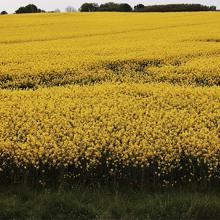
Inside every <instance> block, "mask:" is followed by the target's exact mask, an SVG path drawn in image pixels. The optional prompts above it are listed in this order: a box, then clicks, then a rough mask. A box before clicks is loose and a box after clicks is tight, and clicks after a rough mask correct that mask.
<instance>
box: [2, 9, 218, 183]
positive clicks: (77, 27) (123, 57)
mask: <svg viewBox="0 0 220 220" xmlns="http://www.w3.org/2000/svg"><path fill="white" fill-rule="evenodd" d="M219 30H220V14H219V13H214V12H212V13H210V12H207V13H206V12H204V13H164V14H163V13H91V14H90V13H69V14H68V13H59V14H56V13H55V14H38V15H30V14H28V15H8V16H1V17H0V88H1V89H0V175H1V174H2V177H7V175H8V176H10V175H15V174H16V173H19V175H20V176H22V175H24V173H25V170H28V172H30V173H31V172H33V170H35V171H36V170H38V171H39V172H47V171H48V170H50V169H57V170H59V171H60V172H61V173H62V172H64V173H65V175H69V174H73V175H75V176H79V175H81V174H82V175H83V174H85V173H90V174H92V173H94V174H95V173H98V172H100V169H101V168H102V169H103V170H102V172H103V173H104V174H105V175H106V176H108V175H110V176H111V175H113V176H114V175H115V176H117V177H118V176H120V177H121V178H122V177H126V175H127V176H128V175H130V174H131V175H133V174H132V172H133V171H132V170H133V169H134V170H135V172H137V176H142V177H143V175H145V177H143V179H144V178H148V177H147V175H149V176H150V177H149V178H150V180H151V179H152V175H153V179H156V177H155V176H157V178H159V179H160V177H161V179H162V180H163V181H164V182H165V183H166V182H169V181H170V182H172V183H174V182H175V181H177V180H182V179H184V178H189V176H190V178H189V179H188V181H191V178H192V179H193V178H194V179H196V180H197V181H198V180H200V179H202V178H206V177H207V178H211V177H213V178H219V177H220V174H219V169H220V88H219V85H220V43H219V39H220V31H219ZM64 85H65V86H64ZM11 88H13V89H14V90H10V89H11ZM19 88H22V89H23V88H26V89H30V88H33V89H34V90H19ZM100 167H101V168H100ZM18 170H19V171H18ZM142 170H143V173H144V174H143V173H141V174H140V173H138V172H139V171H140V172H142ZM129 172H131V173H129ZM45 175H46V174H45ZM178 175H180V176H178ZM167 177H170V179H169V178H167ZM128 178H129V177H128Z"/></svg>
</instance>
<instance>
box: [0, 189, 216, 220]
mask: <svg viewBox="0 0 220 220" xmlns="http://www.w3.org/2000/svg"><path fill="white" fill-rule="evenodd" d="M128 192H129V193H128ZM0 219H4V220H7V219H15V220H17V219H22V220H25V219H39V220H41V219H54V220H56V219H100V220H101V219H195V220H196V219H220V197H219V191H215V190H214V191H209V192H206V193H204V192H198V191H197V192H195V191H194V192H192V191H191V189H187V190H186V189H185V190H183V189H181V190H180V189H173V190H167V191H166V192H164V191H157V192H150V193H149V191H146V190H142V191H134V190H133V189H125V188H123V189H117V190H113V189H111V188H102V189H101V188H99V189H95V188H91V189H88V188H74V189H71V190H67V191H64V190H53V189H44V190H42V189H41V190H39V189H38V190H33V189H30V188H28V187H25V186H22V187H19V186H17V187H16V186H11V187H6V188H1V190H0Z"/></svg>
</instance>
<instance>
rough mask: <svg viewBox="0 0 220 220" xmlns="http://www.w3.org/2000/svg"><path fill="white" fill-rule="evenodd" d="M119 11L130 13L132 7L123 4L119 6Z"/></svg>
mask: <svg viewBox="0 0 220 220" xmlns="http://www.w3.org/2000/svg"><path fill="white" fill-rule="evenodd" d="M119 11H121V12H130V11H132V7H131V6H130V5H129V4H127V3H123V4H120V5H119Z"/></svg>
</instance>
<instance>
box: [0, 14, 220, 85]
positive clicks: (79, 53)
mask: <svg viewBox="0 0 220 220" xmlns="http://www.w3.org/2000/svg"><path fill="white" fill-rule="evenodd" d="M219 30H220V14H219V13H214V12H211V13H210V12H207V13H206V12H198V13H167V14H166V13H164V14H163V13H105V14H103V13H90V14H87V13H85V14H84V13H72V14H68V13H60V14H40V15H32V14H31V15H30V14H29V15H9V16H2V17H1V18H0V79H1V83H0V87H1V88H11V87H12V88H20V87H21V88H32V87H34V88H36V87H39V86H54V85H65V84H91V83H92V84H93V83H94V82H100V81H101V82H103V81H117V82H122V81H123V82H130V81H132V82H134V81H136V82H152V81H154V82H161V81H168V82H171V83H178V84H194V85H219V83H220V75H219V63H220V43H219V39H220V33H219ZM136 73H138V74H136Z"/></svg>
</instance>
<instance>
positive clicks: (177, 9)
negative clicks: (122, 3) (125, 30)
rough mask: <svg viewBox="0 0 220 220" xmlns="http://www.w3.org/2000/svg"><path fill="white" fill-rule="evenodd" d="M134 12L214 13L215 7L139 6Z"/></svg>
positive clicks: (184, 5)
mask: <svg viewBox="0 0 220 220" xmlns="http://www.w3.org/2000/svg"><path fill="white" fill-rule="evenodd" d="M134 10H135V11H140V12H180V11H216V7H215V6H206V5H200V4H168V5H149V6H144V5H142V4H139V5H136V6H135V7H134Z"/></svg>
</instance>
